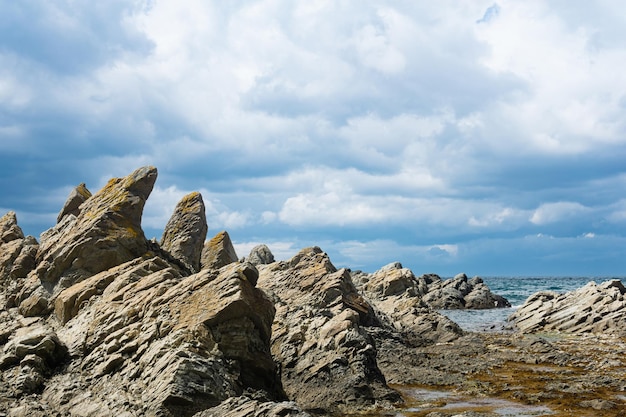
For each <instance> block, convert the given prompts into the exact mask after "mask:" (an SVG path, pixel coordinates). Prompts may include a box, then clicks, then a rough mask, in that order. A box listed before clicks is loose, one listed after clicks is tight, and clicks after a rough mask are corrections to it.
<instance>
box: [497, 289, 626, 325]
mask: <svg viewBox="0 0 626 417" xmlns="http://www.w3.org/2000/svg"><path fill="white" fill-rule="evenodd" d="M509 321H510V322H511V323H512V324H513V325H514V326H515V327H516V328H517V329H518V330H520V331H522V332H524V333H534V332H543V331H560V332H568V333H605V334H615V335H619V336H622V337H624V336H626V288H625V287H624V285H623V284H622V282H621V281H620V280H611V281H606V282H603V283H602V284H596V283H595V282H590V283H588V284H587V285H585V286H584V287H582V288H579V289H577V290H575V291H571V292H567V293H565V294H558V293H556V292H553V291H541V292H538V293H536V294H534V295H532V296H530V297H529V298H528V299H527V300H526V302H525V303H524V305H523V306H522V307H520V308H519V309H517V310H516V311H515V313H513V314H512V315H511V316H510V317H509Z"/></svg>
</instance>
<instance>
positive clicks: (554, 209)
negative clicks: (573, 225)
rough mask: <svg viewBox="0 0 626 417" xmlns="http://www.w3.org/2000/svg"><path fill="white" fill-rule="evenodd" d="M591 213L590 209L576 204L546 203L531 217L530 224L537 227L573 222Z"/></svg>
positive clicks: (566, 202)
mask: <svg viewBox="0 0 626 417" xmlns="http://www.w3.org/2000/svg"><path fill="white" fill-rule="evenodd" d="M589 211H590V209H589V208H587V207H585V206H583V205H582V204H579V203H576V202H569V201H560V202H557V203H546V204H542V205H541V206H540V207H539V208H537V209H536V210H535V211H534V212H533V214H532V216H531V217H530V222H531V223H533V224H536V225H546V224H550V223H556V222H563V221H571V220H572V219H575V218H576V217H579V216H582V215H584V214H585V213H588V212H589Z"/></svg>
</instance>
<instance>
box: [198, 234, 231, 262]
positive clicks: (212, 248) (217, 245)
mask: <svg viewBox="0 0 626 417" xmlns="http://www.w3.org/2000/svg"><path fill="white" fill-rule="evenodd" d="M233 262H237V253H235V248H234V246H233V242H232V241H231V240H230V236H229V235H228V232H226V231H221V232H219V233H218V234H217V235H215V236H214V237H213V239H211V240H209V241H208V242H206V243H205V244H204V248H203V249H202V261H201V264H202V268H221V267H223V266H225V265H228V264H231V263H233Z"/></svg>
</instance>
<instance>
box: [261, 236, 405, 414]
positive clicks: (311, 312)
mask: <svg viewBox="0 0 626 417" xmlns="http://www.w3.org/2000/svg"><path fill="white" fill-rule="evenodd" d="M257 267H258V268H259V282H258V286H259V287H260V288H262V289H263V290H265V291H266V292H268V294H269V295H270V297H271V298H272V299H273V300H274V303H275V305H276V318H275V320H274V324H273V326H272V342H271V346H272V354H273V356H274V357H275V358H276V360H278V361H279V362H280V363H281V365H282V380H283V385H284V387H285V391H286V393H287V396H288V397H289V398H290V399H292V400H294V401H296V402H297V403H298V404H299V405H300V406H301V407H303V408H304V409H311V410H326V411H327V412H337V411H340V410H341V409H342V407H353V408H356V409H359V408H360V409H366V408H368V407H372V406H373V405H374V404H376V403H384V402H385V401H399V400H400V397H399V396H398V394H397V393H396V392H395V391H393V390H391V389H390V388H389V387H387V385H386V382H385V378H384V376H383V374H382V373H381V371H380V369H379V368H378V366H377V364H376V347H375V342H374V340H373V339H372V338H371V337H370V336H369V334H368V333H367V331H366V329H365V328H366V327H367V326H376V325H380V322H379V321H378V318H377V317H376V315H375V314H374V311H373V309H372V307H371V306H370V304H369V303H368V302H367V301H366V300H365V299H364V298H363V297H362V296H361V295H360V294H359V293H358V291H357V290H356V288H355V287H354V284H353V283H352V279H351V277H350V274H349V272H348V271H347V270H345V269H341V270H337V269H336V268H335V267H334V266H333V265H332V263H331V262H330V259H329V258H328V255H326V254H325V253H324V252H322V250H321V249H320V248H318V247H312V248H306V249H303V250H302V251H300V252H299V253H298V254H297V255H296V256H294V257H293V258H292V259H291V260H289V261H286V262H275V263H272V264H269V265H257Z"/></svg>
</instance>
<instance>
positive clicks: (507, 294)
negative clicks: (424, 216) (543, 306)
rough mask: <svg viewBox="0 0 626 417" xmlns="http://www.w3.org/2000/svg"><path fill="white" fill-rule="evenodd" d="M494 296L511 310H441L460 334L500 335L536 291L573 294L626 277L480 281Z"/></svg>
mask: <svg viewBox="0 0 626 417" xmlns="http://www.w3.org/2000/svg"><path fill="white" fill-rule="evenodd" d="M481 278H482V279H483V281H484V282H485V283H486V284H487V285H488V286H489V288H490V289H491V291H492V292H493V293H495V294H498V295H501V296H503V297H504V298H506V299H507V300H509V302H510V303H511V307H510V308H496V309H490V310H440V313H442V314H444V315H446V316H448V317H449V318H450V319H451V320H453V321H454V322H456V323H457V324H458V325H459V326H461V328H462V329H463V330H467V331H486V332H488V331H501V330H505V329H506V328H507V318H508V317H509V316H510V315H511V314H512V313H513V312H514V311H515V309H517V308H519V307H520V306H521V305H523V304H524V302H525V301H526V299H527V298H528V297H530V296H531V295H532V294H534V293H536V292H538V291H555V292H558V293H564V292H568V291H573V290H575V289H577V288H580V287H582V286H584V285H585V284H587V283H588V282H591V281H594V282H596V283H598V284H599V283H601V282H604V281H608V280H611V279H620V280H621V281H622V282H623V283H624V284H625V285H626V277H481Z"/></svg>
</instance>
